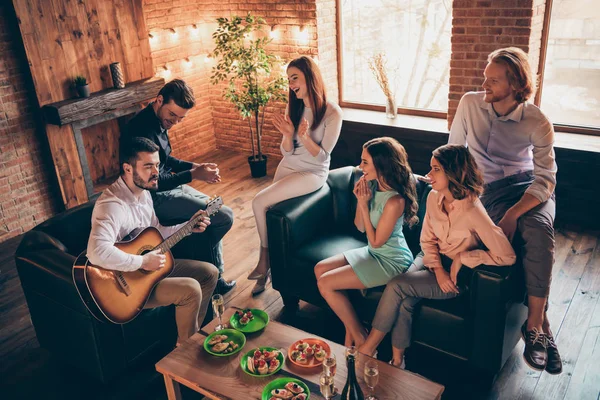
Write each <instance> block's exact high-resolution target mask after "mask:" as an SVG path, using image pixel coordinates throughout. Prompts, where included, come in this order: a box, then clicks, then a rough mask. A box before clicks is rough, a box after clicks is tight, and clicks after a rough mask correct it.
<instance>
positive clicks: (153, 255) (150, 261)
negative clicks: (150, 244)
mask: <svg viewBox="0 0 600 400" xmlns="http://www.w3.org/2000/svg"><path fill="white" fill-rule="evenodd" d="M142 260H143V261H142V266H141V267H140V268H142V269H145V270H147V271H156V270H158V269H161V268H163V267H164V266H165V263H166V262H167V256H165V255H164V254H163V253H162V251H161V250H160V249H156V250H152V251H151V252H149V253H146V254H144V255H143V256H142Z"/></svg>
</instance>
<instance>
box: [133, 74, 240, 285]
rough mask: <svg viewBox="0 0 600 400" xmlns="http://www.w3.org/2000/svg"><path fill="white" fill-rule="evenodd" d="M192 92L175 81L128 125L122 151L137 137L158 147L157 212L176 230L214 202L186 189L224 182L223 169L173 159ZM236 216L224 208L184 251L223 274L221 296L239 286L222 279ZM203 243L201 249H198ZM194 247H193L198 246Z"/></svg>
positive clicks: (191, 103)
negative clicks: (226, 239)
mask: <svg viewBox="0 0 600 400" xmlns="http://www.w3.org/2000/svg"><path fill="white" fill-rule="evenodd" d="M194 105H195V99H194V93H193V91H192V89H191V88H190V87H189V86H188V85H187V84H186V83H185V82H184V81H182V80H181V79H174V80H172V81H171V82H169V83H167V84H166V85H165V86H163V87H162V89H161V90H160V91H159V93H158V96H157V97H156V99H155V101H154V102H152V103H150V104H149V105H148V106H147V107H146V108H145V109H143V110H142V111H140V112H139V113H138V114H137V115H136V116H134V117H133V118H132V119H131V121H129V123H128V125H127V129H126V133H125V134H124V135H122V136H121V146H126V145H127V142H128V140H129V139H131V138H133V137H138V136H141V137H145V138H148V139H150V140H152V141H153V142H154V143H156V144H157V145H158V146H159V147H160V150H159V156H160V171H159V180H158V191H156V192H153V193H152V200H153V201H154V210H155V211H156V215H157V216H158V219H159V220H160V222H161V224H163V225H174V224H177V223H181V222H184V221H187V220H189V219H190V217H191V216H192V215H194V213H195V212H196V211H198V209H200V208H202V209H205V208H206V204H207V203H208V200H209V196H207V195H205V194H204V193H201V192H199V191H197V190H196V189H194V188H192V187H191V186H189V185H187V184H188V183H190V182H191V181H192V180H201V181H205V182H208V183H217V182H220V181H221V177H220V175H219V168H217V165H216V164H213V163H200V164H198V163H194V162H190V161H184V160H180V159H178V158H175V157H173V156H172V155H171V144H170V142H169V136H168V130H169V129H171V128H172V127H173V126H174V125H176V124H178V123H179V122H181V121H182V120H183V118H185V116H186V115H187V113H188V112H189V110H190V109H191V108H192V107H194ZM232 224H233V211H232V210H231V208H229V207H226V206H223V207H222V208H221V210H220V211H219V212H218V213H217V214H215V215H214V216H212V217H211V224H210V226H209V227H208V228H207V229H206V235H193V236H191V237H190V238H186V239H184V240H183V241H182V242H181V243H180V244H179V245H178V246H182V247H183V249H181V250H183V251H184V252H187V254H189V258H193V259H199V260H203V261H209V262H211V263H212V264H214V265H215V266H216V267H217V268H218V269H219V281H218V282H217V287H216V289H215V291H216V292H218V293H221V294H225V293H227V292H229V291H230V290H231V289H233V287H234V286H235V284H236V282H235V281H231V282H227V281H225V279H224V278H223V276H222V274H223V244H222V241H221V239H222V238H223V236H225V234H226V233H227V232H228V231H229V229H231V225H232ZM198 240H201V241H202V242H201V243H198ZM191 241H194V242H193V243H192V242H191Z"/></svg>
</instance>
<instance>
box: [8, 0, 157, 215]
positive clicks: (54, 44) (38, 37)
mask: <svg viewBox="0 0 600 400" xmlns="http://www.w3.org/2000/svg"><path fill="white" fill-rule="evenodd" d="M13 4H14V7H15V11H16V14H17V18H18V21H19V27H20V30H21V35H22V37H23V43H24V45H25V51H26V54H27V59H28V61H29V66H30V69H31V75H32V77H33V82H34V85H35V91H36V95H37V99H38V102H39V105H40V106H43V105H45V104H50V103H54V102H58V101H61V100H65V99H68V98H72V97H74V93H73V92H72V89H71V87H70V82H71V80H72V78H73V77H74V76H75V75H84V76H85V77H86V78H87V80H88V82H89V84H90V90H91V92H92V93H93V92H97V91H99V90H102V89H105V88H110V87H112V78H111V75H110V71H109V64H110V63H112V62H120V63H121V66H122V68H123V72H124V74H125V80H126V82H133V81H137V80H140V79H143V78H149V77H151V76H152V75H153V74H154V71H153V67H152V59H151V55H150V43H149V38H148V31H147V29H146V23H145V19H144V15H143V12H142V0H116V1H106V0H85V1H75V0H13ZM46 133H47V136H48V141H49V144H50V149H51V152H52V158H53V161H54V166H55V169H56V174H57V176H58V181H59V184H60V189H61V193H62V197H63V202H64V204H65V205H66V207H67V208H69V207H72V206H75V205H77V204H81V203H84V202H85V201H87V199H88V197H87V193H86V188H85V183H84V181H83V176H82V171H81V166H80V165H79V158H78V156H77V147H76V145H75V141H74V138H73V132H72V129H71V127H70V126H68V125H67V126H63V127H57V126H51V125H46ZM117 137H118V123H117V122H116V121H108V122H105V123H102V124H98V125H95V126H92V127H89V128H86V129H85V130H84V143H85V147H86V153H87V157H88V159H89V160H92V161H91V162H90V164H92V165H91V175H92V178H93V179H94V181H99V180H102V179H105V178H106V177H107V175H110V174H114V172H115V171H116V170H118V162H117V157H118V154H117V151H116V150H115V149H116V146H117V144H116V143H115V142H114V139H115V138H117ZM115 165H117V169H115Z"/></svg>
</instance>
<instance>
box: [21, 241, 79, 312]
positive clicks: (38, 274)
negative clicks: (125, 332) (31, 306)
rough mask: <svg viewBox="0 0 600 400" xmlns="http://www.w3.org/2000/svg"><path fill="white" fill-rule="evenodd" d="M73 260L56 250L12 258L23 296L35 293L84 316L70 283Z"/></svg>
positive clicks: (68, 255)
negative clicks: (15, 265)
mask: <svg viewBox="0 0 600 400" xmlns="http://www.w3.org/2000/svg"><path fill="white" fill-rule="evenodd" d="M74 262H75V257H73V256H72V255H70V254H68V253H65V252H64V251H61V250H58V249H46V250H40V251H35V252H28V253H20V254H18V255H17V256H16V264H17V270H18V272H19V279H20V280H21V286H22V287H23V292H24V293H25V296H26V297H28V294H29V293H30V292H37V293H39V294H41V295H43V296H45V297H47V298H50V299H52V300H54V301H56V302H57V303H60V304H62V305H64V306H65V307H68V308H70V309H72V310H75V311H78V312H81V313H84V314H87V313H88V311H87V309H86V307H85V305H84V304H83V301H82V300H81V298H80V297H79V293H78V292H77V289H76V288H75V284H74V283H73V277H72V270H73V263H74Z"/></svg>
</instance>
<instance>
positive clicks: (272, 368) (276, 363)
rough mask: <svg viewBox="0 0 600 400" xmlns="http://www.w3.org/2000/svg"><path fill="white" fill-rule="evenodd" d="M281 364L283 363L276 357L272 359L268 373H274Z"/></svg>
mask: <svg viewBox="0 0 600 400" xmlns="http://www.w3.org/2000/svg"><path fill="white" fill-rule="evenodd" d="M279 364H281V363H280V362H279V360H278V359H276V358H274V359H272V360H271V361H269V371H268V373H273V372H275V371H277V368H279Z"/></svg>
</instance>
